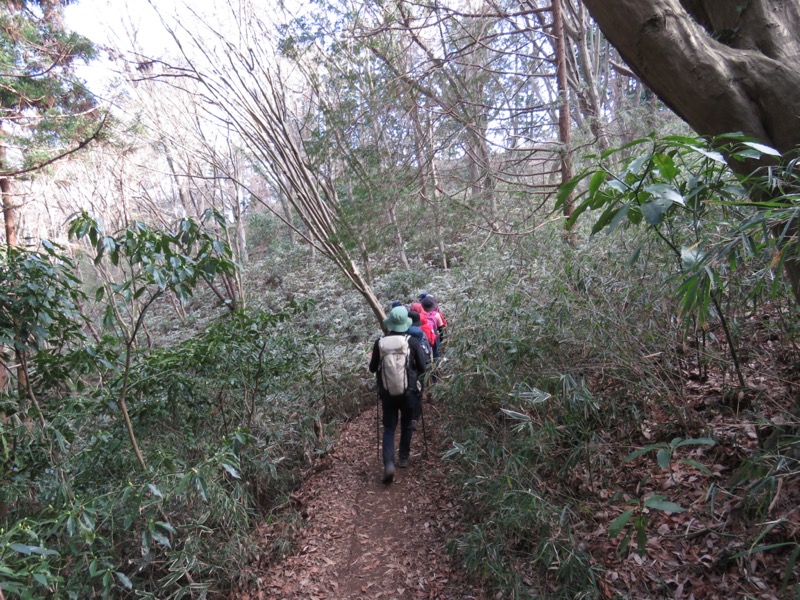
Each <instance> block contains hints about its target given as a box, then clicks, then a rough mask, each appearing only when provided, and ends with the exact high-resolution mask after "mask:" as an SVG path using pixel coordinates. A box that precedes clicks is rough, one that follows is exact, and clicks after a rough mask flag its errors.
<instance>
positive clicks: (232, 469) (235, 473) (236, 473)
mask: <svg viewBox="0 0 800 600" xmlns="http://www.w3.org/2000/svg"><path fill="white" fill-rule="evenodd" d="M220 464H222V468H223V469H225V470H226V471H227V472H228V474H229V475H230V476H231V477H233V478H234V479H241V476H240V475H239V471H237V470H236V468H235V467H234V466H233V465H229V464H228V463H220Z"/></svg>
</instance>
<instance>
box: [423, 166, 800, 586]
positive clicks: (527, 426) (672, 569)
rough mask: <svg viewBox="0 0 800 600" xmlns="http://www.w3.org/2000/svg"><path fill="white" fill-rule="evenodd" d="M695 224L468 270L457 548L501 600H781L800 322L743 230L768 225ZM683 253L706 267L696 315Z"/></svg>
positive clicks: (763, 248)
mask: <svg viewBox="0 0 800 600" xmlns="http://www.w3.org/2000/svg"><path fill="white" fill-rule="evenodd" d="M673 156H674V155H673ZM642 164H644V163H643V161H642V162H640V165H639V168H641V166H642ZM640 172H641V171H640ZM633 180H634V181H640V179H639V180H637V179H636V178H633ZM720 185H731V184H730V182H729V181H728V182H724V183H723V182H722V181H720ZM675 189H679V188H678V186H677V185H676V187H675ZM681 192H683V193H684V195H685V194H686V192H685V190H681ZM715 200H719V196H717V197H716V198H715ZM605 206H606V205H603V204H602V203H598V207H599V208H605ZM616 206H617V208H619V204H617V205H616ZM633 206H635V207H636V209H638V208H639V207H640V206H641V204H639V205H632V207H633ZM665 206H669V204H666V205H665ZM626 210H627V209H626ZM631 210H634V208H631ZM702 211H703V214H702V215H700V214H698V212H697V211H692V212H691V213H690V214H685V213H682V214H677V215H673V216H672V217H671V218H670V219H669V221H665V222H659V223H658V225H660V226H661V227H660V231H659V235H658V236H647V235H642V234H641V233H637V232H636V230H635V229H633V230H630V229H627V230H625V231H617V232H616V233H615V234H614V235H613V236H606V235H603V234H598V235H596V236H594V237H592V238H587V241H586V242H585V243H580V244H578V245H577V246H575V247H570V246H568V245H565V244H563V243H560V240H559V236H560V232H558V231H557V230H555V229H552V230H550V231H541V232H539V233H538V234H537V236H535V237H530V238H526V239H525V240H521V241H519V242H518V243H517V244H514V245H508V246H505V247H501V248H499V249H498V250H497V254H496V255H495V256H493V257H489V258H487V257H486V256H485V255H484V256H483V257H482V258H481V260H480V261H476V262H475V263H474V264H473V268H474V270H473V271H470V272H469V273H462V275H463V276H464V277H465V278H466V279H467V280H468V281H471V282H474V283H473V284H472V285H468V286H467V287H466V289H463V288H462V289H461V290H457V293H456V294H455V296H456V297H451V300H452V301H453V303H452V305H451V307H450V320H451V322H452V323H453V325H454V326H453V327H452V330H453V332H452V335H451V339H450V341H449V343H448V348H447V356H448V362H447V363H445V366H444V369H443V371H444V374H445V376H444V377H443V378H442V381H441V383H439V384H437V388H436V391H435V393H436V395H437V399H439V400H440V401H444V403H446V404H447V405H448V406H449V408H450V411H451V415H452V417H451V423H450V427H449V431H450V432H451V435H452V437H453V448H452V449H451V450H450V451H449V452H448V457H449V458H450V459H451V460H452V461H454V464H456V465H458V466H459V469H460V477H459V479H460V481H461V484H462V485H463V493H464V496H465V502H464V505H465V506H466V507H468V509H467V519H466V521H467V523H466V531H465V532H464V533H463V534H462V535H461V536H460V537H459V538H458V539H456V540H454V541H453V551H454V552H455V554H456V555H457V556H458V557H459V559H460V560H461V561H462V563H463V564H464V565H465V566H466V567H467V568H468V569H469V570H470V571H471V572H472V573H473V574H474V575H475V576H476V577H477V578H479V580H480V581H481V582H482V585H483V586H484V587H485V589H487V591H491V592H492V593H495V594H499V596H496V597H513V598H528V597H530V598H534V597H537V598H538V597H544V596H546V597H558V598H578V597H592V598H593V597H615V596H618V597H673V596H674V595H675V594H676V593H689V592H693V593H696V594H697V595H698V597H701V596H702V597H712V596H713V597H717V596H719V597H730V595H742V596H743V597H765V596H764V594H766V593H769V594H774V595H775V596H774V597H777V596H778V595H780V594H782V593H785V594H791V593H792V592H791V590H792V586H793V585H796V581H797V571H796V569H795V562H796V558H797V556H798V554H800V539H799V538H798V537H797V534H796V531H797V523H798V521H797V518H796V516H795V515H794V506H795V505H796V500H797V494H798V490H797V472H798V467H800V464H798V461H797V455H796V450H795V448H796V445H797V443H798V440H800V437H798V436H797V434H796V422H797V417H796V411H797V406H796V390H797V375H798V374H797V372H796V364H797V358H798V354H797V353H798V349H797V344H796V339H797V338H796V336H797V333H798V331H797V322H798V321H797V316H798V315H797V308H796V305H795V303H794V302H793V300H792V299H791V292H790V291H789V290H788V289H787V288H785V287H784V284H783V281H782V279H781V278H780V276H778V277H777V278H775V275H774V272H773V271H772V270H771V269H770V266H771V265H770V261H771V262H772V265H774V264H776V262H777V260H778V259H779V258H780V253H777V254H776V252H775V245H774V241H771V240H769V238H768V236H766V235H765V233H766V231H765V228H763V227H762V228H759V227H758V226H757V227H755V228H751V229H748V230H744V229H743V228H740V227H739V225H738V223H741V222H747V221H748V219H751V221H752V222H760V221H761V219H763V218H764V214H763V213H749V214H742V213H735V214H733V213H730V212H726V211H725V209H724V207H714V206H713V205H712V202H711V201H710V199H709V198H705V199H704V200H703V206H702ZM644 212H646V211H644ZM687 212H688V211H687ZM645 216H647V215H646V214H645ZM602 218H604V217H601V219H602ZM605 218H606V224H608V223H609V222H611V221H612V220H613V219H614V214H613V213H612V214H610V215H609V216H608V217H605ZM785 218H786V214H785V213H781V214H780V216H776V219H785ZM788 218H789V219H790V220H791V219H792V218H793V216H792V217H788ZM641 219H642V215H641V214H640V215H639V217H638V220H637V219H636V218H631V219H630V221H631V222H633V223H634V224H637V223H638V222H639V221H641ZM625 222H628V219H625ZM781 222H783V223H786V221H785V220H783V221H781ZM629 224H630V223H629ZM652 224H653V223H651V225H652ZM597 229H599V228H598V227H596V226H595V230H597ZM644 233H645V234H646V233H647V232H644ZM554 248H557V250H554ZM676 248H677V249H681V248H683V249H684V258H685V253H686V250H685V249H686V248H693V249H695V250H697V251H698V253H700V252H703V253H706V256H708V255H711V256H714V259H713V260H708V261H707V262H705V263H704V265H702V266H701V267H700V271H701V272H702V274H703V276H707V277H708V279H707V281H706V283H707V284H708V282H709V280H710V285H709V287H708V288H707V289H706V291H705V292H704V293H706V294H707V295H708V299H706V300H704V301H703V303H698V302H697V301H696V298H691V299H690V300H687V294H691V293H693V290H692V289H691V288H689V289H688V291H687V285H686V282H687V281H689V282H691V281H693V278H694V281H696V280H697V271H695V270H693V267H694V266H695V265H694V264H693V263H691V261H687V260H683V261H680V260H678V261H676V256H675V255H676V252H675V249H676ZM776 257H777V258H776ZM497 265H502V268H497ZM700 285H702V284H700ZM454 291H456V290H454ZM715 297H716V298H717V300H716V301H714V302H712V300H714V299H715ZM687 307H688V309H687ZM742 383H744V385H741V384H742ZM662 549H664V551H660V550H662ZM666 549H668V550H669V551H666ZM698 549H699V550H698ZM701 555H702V558H701ZM676 557H677V558H676ZM634 559H636V560H634ZM642 565H644V566H642ZM620 571H630V572H632V573H633V574H634V575H633V576H631V575H626V576H620ZM767 590H769V592H767ZM770 597H773V596H770Z"/></svg>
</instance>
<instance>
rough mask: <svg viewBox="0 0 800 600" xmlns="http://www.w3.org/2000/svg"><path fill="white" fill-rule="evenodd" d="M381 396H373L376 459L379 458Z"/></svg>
mask: <svg viewBox="0 0 800 600" xmlns="http://www.w3.org/2000/svg"><path fill="white" fill-rule="evenodd" d="M380 403H381V396H380V394H378V395H377V396H375V425H376V428H377V432H378V433H377V435H376V436H375V448H376V449H377V450H378V458H380V457H381V415H380V406H379V405H380Z"/></svg>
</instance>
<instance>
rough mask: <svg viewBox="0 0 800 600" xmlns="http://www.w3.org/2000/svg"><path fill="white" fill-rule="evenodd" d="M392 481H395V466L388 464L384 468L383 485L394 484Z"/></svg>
mask: <svg viewBox="0 0 800 600" xmlns="http://www.w3.org/2000/svg"><path fill="white" fill-rule="evenodd" d="M401 462H402V461H401ZM392 480H394V464H393V463H388V464H386V465H384V467H383V483H392Z"/></svg>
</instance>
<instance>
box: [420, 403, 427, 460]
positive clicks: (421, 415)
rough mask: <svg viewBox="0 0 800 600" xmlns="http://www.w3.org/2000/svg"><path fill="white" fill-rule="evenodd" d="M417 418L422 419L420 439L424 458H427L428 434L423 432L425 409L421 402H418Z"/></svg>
mask: <svg viewBox="0 0 800 600" xmlns="http://www.w3.org/2000/svg"><path fill="white" fill-rule="evenodd" d="M419 420H420V421H422V441H423V443H424V445H425V460H427V459H428V435H427V434H426V433H425V411H424V410H423V409H422V402H420V403H419Z"/></svg>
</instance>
